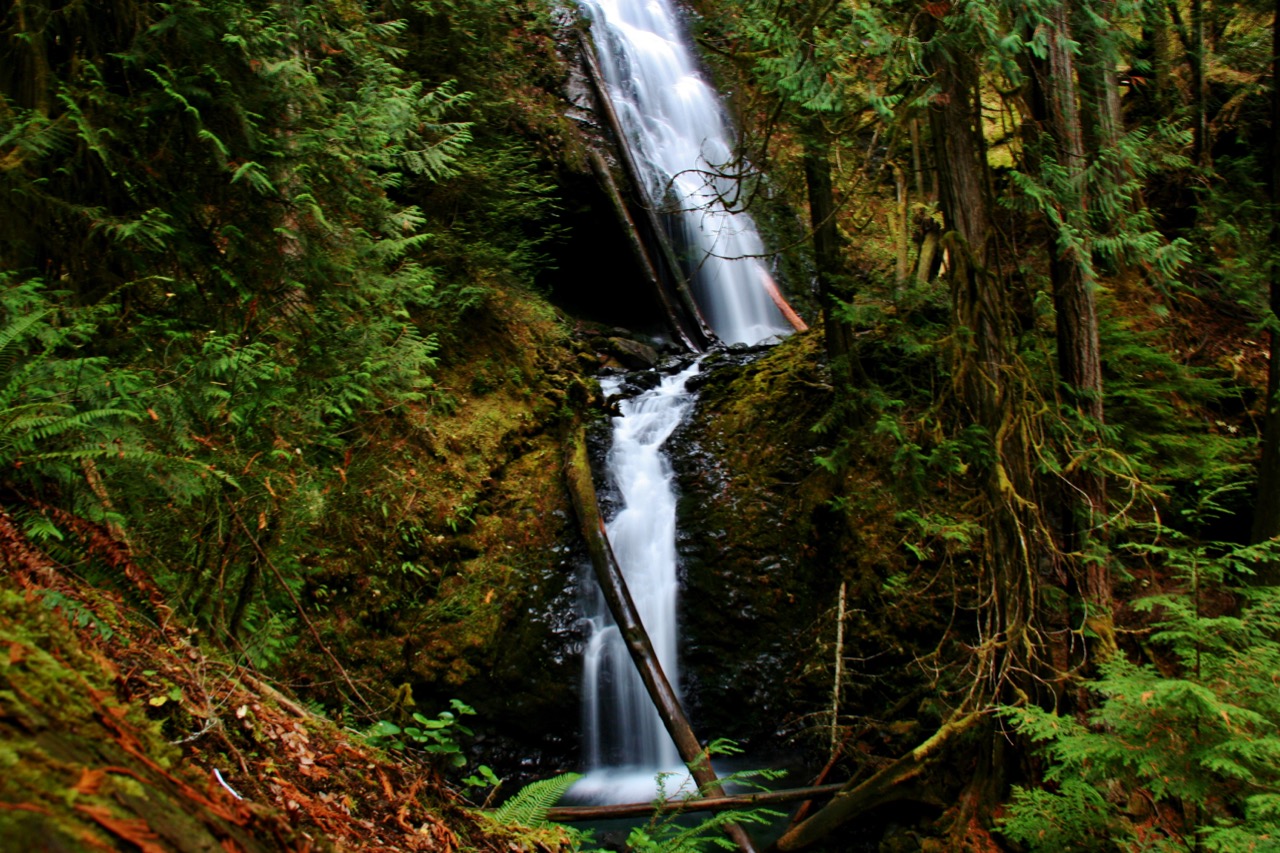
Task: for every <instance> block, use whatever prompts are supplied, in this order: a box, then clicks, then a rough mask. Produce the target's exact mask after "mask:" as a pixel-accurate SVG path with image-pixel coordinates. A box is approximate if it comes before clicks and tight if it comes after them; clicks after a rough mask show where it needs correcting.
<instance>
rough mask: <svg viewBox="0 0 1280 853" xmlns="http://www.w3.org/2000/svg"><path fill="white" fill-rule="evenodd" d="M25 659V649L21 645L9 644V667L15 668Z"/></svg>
mask: <svg viewBox="0 0 1280 853" xmlns="http://www.w3.org/2000/svg"><path fill="white" fill-rule="evenodd" d="M26 659H27V649H26V647H25V646H23V645H22V643H13V642H11V643H9V666H16V665H18V664H20V663H22V662H23V661H24V660H26Z"/></svg>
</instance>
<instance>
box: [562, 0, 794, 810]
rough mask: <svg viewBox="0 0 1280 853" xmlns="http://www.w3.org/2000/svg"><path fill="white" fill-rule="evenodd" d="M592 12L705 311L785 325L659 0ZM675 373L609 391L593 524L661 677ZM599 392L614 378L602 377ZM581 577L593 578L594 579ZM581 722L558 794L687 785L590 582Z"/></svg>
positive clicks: (737, 330)
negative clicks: (609, 417)
mask: <svg viewBox="0 0 1280 853" xmlns="http://www.w3.org/2000/svg"><path fill="white" fill-rule="evenodd" d="M579 2H580V4H581V5H582V7H583V9H584V10H585V11H586V13H587V14H588V15H589V16H590V18H591V20H592V24H593V27H592V29H593V33H594V36H595V39H594V40H595V44H596V50H597V54H598V59H599V63H600V66H601V71H602V73H603V75H604V77H605V82H606V85H607V86H608V88H609V95H610V99H611V100H612V101H613V105H614V108H615V111H616V112H617V114H618V117H619V122H620V123H621V124H622V126H623V133H624V134H625V135H626V137H627V138H626V139H625V140H623V144H625V145H627V146H628V147H629V150H630V152H631V156H632V159H633V160H634V161H635V163H636V166H637V169H638V170H639V171H640V172H641V173H642V176H641V177H642V180H643V181H644V183H645V186H644V188H643V189H644V191H645V192H646V193H647V194H648V201H649V203H651V204H655V205H657V206H658V207H660V208H661V209H662V210H664V211H669V212H670V213H672V215H673V216H674V217H675V220H676V221H677V222H678V223H679V230H680V232H682V233H680V234H676V235H674V237H675V240H674V242H675V243H676V244H677V246H678V248H680V249H681V250H683V251H684V252H685V254H686V256H687V263H688V273H689V277H690V280H691V283H692V286H693V291H694V298H695V299H696V300H697V302H698V306H699V308H700V309H701V310H702V312H703V314H704V316H705V317H706V319H707V322H708V323H709V324H710V326H711V328H712V330H713V331H714V332H715V333H716V335H717V336H718V337H720V339H721V340H724V341H726V342H728V343H748V344H755V343H759V342H760V341H763V340H765V339H767V338H770V337H775V336H781V335H785V334H787V333H789V332H790V331H791V328H790V326H789V325H788V324H787V323H786V320H785V319H784V317H783V315H782V312H781V311H779V310H778V307H777V306H776V305H775V304H774V302H773V300H772V298H771V297H770V296H769V293H768V291H767V290H766V283H768V284H771V280H770V279H769V277H768V273H767V271H766V269H765V267H764V265H763V263H762V262H761V261H760V257H761V256H762V255H763V253H764V248H763V245H762V243H761V240H760V237H759V235H758V234H757V232H756V229H755V224H754V223H753V222H752V220H751V217H750V216H748V215H747V214H746V213H744V212H741V211H733V210H731V209H730V206H727V205H726V202H725V200H726V199H729V198H732V197H733V194H734V193H735V192H736V191H737V186H736V185H735V182H734V181H733V180H732V179H731V178H729V177H727V176H725V175H722V174H720V172H721V170H722V169H723V167H724V165H725V164H726V163H728V162H729V161H730V159H731V158H732V156H733V154H732V144H731V138H732V137H731V134H730V128H729V123H728V121H727V120H726V118H725V116H724V113H723V110H722V109H721V107H720V104H719V101H718V99H717V96H716V93H715V91H714V90H712V89H711V87H710V86H708V85H707V84H706V83H705V82H704V81H703V80H702V77H701V75H700V74H699V73H698V71H697V66H696V63H695V62H694V59H693V54H692V51H691V49H690V47H689V44H688V40H687V38H686V37H685V35H684V33H682V32H681V30H680V27H679V25H678V17H677V15H676V14H675V11H674V9H673V7H672V5H671V3H670V2H668V0H579ZM697 371H698V366H697V365H696V364H695V365H693V366H692V367H690V368H688V369H686V370H685V371H683V372H682V373H680V374H678V375H675V376H668V377H666V378H664V379H663V381H662V383H661V384H660V385H659V386H658V387H656V388H654V389H651V390H649V391H646V392H644V393H643V394H640V395H639V396H637V397H635V398H633V399H631V400H628V401H624V402H623V403H622V415H623V416H622V417H620V418H615V419H614V432H613V446H612V449H611V450H610V452H609V459H608V472H609V477H610V480H611V482H612V484H613V485H614V487H615V488H616V489H617V491H618V493H619V495H620V497H621V502H622V509H621V511H620V512H619V513H618V514H617V516H616V517H615V518H614V519H613V520H612V521H611V522H610V523H609V524H607V525H606V529H607V533H608V536H609V540H610V542H611V543H612V546H613V550H614V554H615V556H616V557H617V559H618V563H619V565H620V566H621V568H622V571H623V574H624V575H625V577H626V580H627V585H628V586H629V588H630V590H631V595H632V598H633V599H634V600H635V603H636V606H637V609H638V610H639V613H640V619H641V622H642V623H643V624H644V626H645V628H646V630H647V631H648V633H649V637H650V640H651V641H652V643H653V646H654V649H655V651H656V652H657V654H658V658H659V660H660V662H661V664H662V667H663V669H664V670H665V672H666V674H667V678H668V680H670V681H671V683H672V684H673V685H674V686H677V689H678V685H679V671H678V669H677V663H678V661H677V625H676V598H677V592H678V580H677V574H676V547H675V534H676V496H675V486H674V483H673V473H672V470H671V465H670V463H669V462H668V461H667V459H666V457H665V456H664V455H663V452H662V445H663V443H664V442H665V441H666V440H667V438H668V437H669V436H670V435H671V433H672V432H673V431H674V430H675V428H676V427H677V426H678V425H679V424H680V421H681V420H682V419H683V418H684V417H685V415H686V414H687V413H688V411H689V410H690V409H691V408H692V406H693V395H692V393H690V392H688V391H686V390H685V383H686V381H687V380H688V379H689V378H690V377H691V376H693V375H694V374H695V373H697ZM601 384H602V386H603V387H604V390H605V393H606V394H609V393H613V392H614V391H616V390H617V389H618V387H619V382H618V381H617V380H610V379H606V380H603V381H602V383H601ZM593 588H594V587H593ZM586 616H587V622H588V625H589V636H588V639H587V648H586V654H585V665H584V672H585V674H584V684H583V716H584V720H583V728H584V741H585V743H584V751H585V759H586V764H587V770H588V773H587V776H586V777H585V778H584V779H583V780H582V781H580V782H579V783H578V784H577V785H575V786H574V790H573V792H572V793H571V797H572V798H574V799H578V800H587V801H594V802H631V801H644V800H648V799H651V798H652V797H653V796H654V793H655V786H654V785H655V783H654V778H655V775H656V774H658V773H677V774H678V776H677V778H676V779H675V780H672V781H670V782H668V783H667V786H666V790H667V792H668V793H675V792H676V790H677V789H679V788H681V787H682V786H683V785H685V784H687V777H685V776H684V775H683V767H682V765H681V762H680V758H679V755H678V753H677V751H676V748H675V745H674V744H673V743H672V742H671V739H670V737H669V736H668V735H667V733H666V730H665V729H664V728H663V726H662V722H661V720H660V718H659V717H658V713H657V711H656V710H655V709H654V706H653V703H652V701H651V700H650V698H649V695H648V693H647V692H646V691H645V688H644V685H643V683H642V682H641V680H640V676H639V674H638V673H637V671H636V668H635V665H634V664H633V663H632V661H631V659H630V656H629V654H628V652H627V648H626V644H625V643H624V641H623V639H622V637H621V634H620V632H619V631H618V629H617V627H616V625H614V623H613V619H612V618H611V616H610V615H609V611H608V608H607V606H606V604H605V602H604V597H603V595H601V594H600V593H599V592H598V591H597V592H595V594H594V597H593V600H592V601H589V602H588V603H587V614H586Z"/></svg>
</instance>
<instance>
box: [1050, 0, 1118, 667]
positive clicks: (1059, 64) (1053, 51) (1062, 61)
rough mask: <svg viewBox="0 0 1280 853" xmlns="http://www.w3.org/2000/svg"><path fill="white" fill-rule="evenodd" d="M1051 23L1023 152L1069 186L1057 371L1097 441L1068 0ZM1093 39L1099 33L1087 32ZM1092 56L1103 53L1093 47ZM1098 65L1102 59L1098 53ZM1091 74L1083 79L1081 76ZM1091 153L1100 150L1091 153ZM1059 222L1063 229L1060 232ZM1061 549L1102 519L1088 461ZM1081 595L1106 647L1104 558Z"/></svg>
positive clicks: (1057, 268)
mask: <svg viewBox="0 0 1280 853" xmlns="http://www.w3.org/2000/svg"><path fill="white" fill-rule="evenodd" d="M1046 17H1047V18H1048V20H1049V26H1048V27H1047V28H1046V29H1047V32H1048V47H1047V51H1046V56H1045V58H1044V59H1043V60H1033V61H1032V63H1031V68H1032V73H1031V74H1030V75H1029V78H1030V81H1031V112H1032V116H1033V117H1034V119H1035V120H1036V125H1037V126H1036V127H1034V128H1032V135H1033V137H1034V138H1033V139H1032V140H1030V141H1029V142H1030V144H1029V145H1028V150H1030V151H1035V152H1038V157H1039V158H1041V159H1047V158H1050V157H1052V158H1053V159H1054V160H1056V163H1057V165H1058V167H1059V168H1060V170H1061V172H1062V173H1063V174H1065V175H1066V185H1064V186H1061V187H1059V186H1055V187H1053V190H1054V192H1055V193H1056V194H1057V196H1058V207H1059V209H1060V211H1061V212H1060V214H1059V216H1060V218H1058V219H1055V218H1052V217H1050V218H1049V222H1048V225H1049V237H1048V240H1049V246H1048V250H1049V277H1050V280H1051V281H1052V284H1053V302H1054V309H1055V314H1056V331H1057V344H1058V373H1059V376H1060V378H1061V380H1062V383H1063V385H1064V386H1065V388H1066V393H1067V396H1068V398H1069V402H1070V403H1071V404H1072V405H1073V406H1074V407H1075V409H1076V412H1077V413H1078V414H1079V416H1080V420H1081V424H1082V439H1083V440H1084V441H1085V442H1086V443H1087V444H1096V443H1097V441H1098V439H1099V431H1100V430H1101V428H1102V425H1103V414H1104V412H1103V400H1102V357H1101V344H1100V342H1099V335H1098V307H1097V297H1096V293H1095V292H1096V282H1095V277H1094V271H1093V264H1092V260H1091V258H1090V257H1088V255H1087V254H1086V253H1087V252H1088V247H1087V246H1085V245H1081V244H1080V243H1079V241H1078V240H1077V239H1074V238H1073V237H1072V236H1071V234H1070V232H1069V231H1068V227H1069V223H1064V222H1063V220H1070V219H1072V218H1074V219H1076V220H1077V223H1078V224H1077V227H1079V225H1080V224H1083V223H1082V220H1083V218H1084V217H1085V216H1086V211H1087V208H1088V199H1087V196H1086V192H1085V187H1084V170H1085V165H1086V154H1085V151H1086V149H1085V141H1084V140H1085V134H1084V131H1083V129H1082V123H1081V113H1082V110H1081V109H1080V98H1079V93H1078V92H1077V90H1076V83H1075V80H1076V72H1075V68H1074V66H1073V57H1072V52H1071V45H1072V33H1071V28H1070V23H1069V21H1068V17H1067V7H1066V4H1065V3H1057V4H1055V5H1054V6H1052V7H1050V8H1049V9H1048V10H1047V12H1046ZM1092 35H1093V36H1094V37H1095V38H1096V36H1097V34H1096V33H1095V34H1092ZM1094 48H1095V50H1094V51H1093V53H1095V54H1096V53H1101V46H1099V45H1096V44H1095V45H1094ZM1094 59H1095V61H1101V60H1100V59H1098V57H1097V56H1095V57H1094ZM1086 76H1088V75H1086ZM1105 89H1106V87H1105V86H1103V85H1099V86H1098V91H1097V92H1095V94H1096V95H1097V97H1099V98H1105V97H1106V92H1105ZM1083 112H1087V113H1088V114H1090V115H1092V116H1093V120H1092V121H1091V122H1090V126H1091V128H1092V129H1093V131H1094V135H1095V141H1098V142H1100V141H1101V137H1099V136H1097V134H1102V133H1112V132H1116V131H1117V129H1116V128H1114V127H1113V126H1111V124H1110V123H1111V119H1110V118H1108V114H1109V107H1108V106H1107V105H1106V104H1104V103H1098V102H1092V101H1091V102H1089V103H1088V109H1087V110H1084V111H1083ZM1092 153H1094V154H1095V155H1096V154H1097V153H1099V152H1098V151H1096V150H1095V151H1093V152H1092ZM1064 225H1065V226H1066V227H1064ZM1066 492H1067V495H1066V498H1065V501H1066V503H1067V518H1066V519H1065V522H1066V523H1065V525H1064V527H1065V530H1064V539H1065V541H1064V550H1066V551H1068V552H1079V551H1081V550H1082V549H1083V548H1084V545H1085V543H1086V542H1087V540H1088V538H1089V535H1090V532H1091V531H1092V530H1093V529H1094V528H1095V527H1096V526H1097V524H1098V522H1097V519H1100V518H1102V517H1103V513H1104V512H1105V502H1106V481H1105V480H1104V479H1103V477H1102V475H1101V474H1100V473H1099V472H1097V471H1096V470H1094V469H1092V467H1091V466H1090V465H1088V464H1085V465H1080V466H1077V467H1075V468H1074V471H1073V472H1072V473H1071V474H1070V475H1069V476H1068V484H1067V489H1066ZM1081 581H1082V582H1081V587H1082V590H1081V592H1082V596H1083V598H1084V600H1085V602H1086V605H1087V607H1088V610H1089V619H1090V621H1091V624H1093V625H1094V627H1095V629H1096V632H1097V633H1098V634H1099V636H1100V637H1102V642H1103V645H1104V647H1106V648H1110V647H1111V646H1113V645H1114V641H1113V639H1112V638H1111V631H1110V624H1111V619H1110V614H1111V607H1112V596H1111V576H1110V571H1109V569H1108V567H1107V564H1106V562H1105V561H1103V560H1089V561H1086V563H1085V565H1084V568H1083V577H1082V578H1081Z"/></svg>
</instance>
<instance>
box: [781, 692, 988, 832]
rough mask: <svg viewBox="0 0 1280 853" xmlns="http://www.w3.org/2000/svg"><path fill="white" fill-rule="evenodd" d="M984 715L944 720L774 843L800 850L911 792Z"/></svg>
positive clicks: (903, 797) (847, 787)
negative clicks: (907, 748) (893, 758)
mask: <svg viewBox="0 0 1280 853" xmlns="http://www.w3.org/2000/svg"><path fill="white" fill-rule="evenodd" d="M985 719H987V716H986V715H985V714H981V713H970V714H966V715H964V716H961V717H957V718H954V719H952V720H949V721H947V722H946V723H944V724H943V725H942V727H941V728H939V729H938V731H937V732H935V733H934V734H933V736H932V737H930V738H929V739H928V740H926V741H925V742H924V743H922V744H920V745H919V746H917V747H916V748H915V749H913V750H911V751H910V752H908V753H907V754H906V755H904V756H902V757H901V758H899V759H898V760H897V761H895V762H893V763H892V764H890V765H889V766H887V767H885V768H883V769H881V770H880V771H879V772H877V773H876V774H875V775H874V776H872V777H871V778H869V779H867V780H866V781H865V782H862V783H861V784H855V783H854V782H852V781H851V782H849V783H848V784H847V785H845V787H844V789H843V790H841V791H840V792H839V793H837V794H836V795H835V796H834V797H832V799H831V802H829V803H827V804H826V805H825V806H823V807H822V808H821V809H819V810H818V811H817V812H815V813H814V814H813V816H812V817H810V818H809V819H808V820H806V821H804V822H803V823H801V824H799V825H798V826H794V827H792V828H791V829H789V830H788V831H787V832H786V833H785V834H783V836H782V837H781V838H779V839H778V840H777V841H776V842H775V843H774V848H773V849H776V850H781V851H791V850H803V849H804V848H806V847H809V846H811V845H813V844H816V843H817V842H819V841H821V840H823V839H824V838H826V837H827V836H828V835H830V834H831V833H832V832H833V831H835V830H836V829H837V828H838V827H840V826H842V825H843V824H845V823H847V822H849V821H850V820H853V819H854V818H855V817H858V816H859V815H861V814H863V813H864V812H867V811H869V810H871V809H873V808H875V807H876V806H880V805H884V804H885V803H890V802H893V801H894V800H901V799H905V798H907V797H908V796H910V792H911V790H912V789H911V787H910V783H912V782H913V781H915V780H916V779H918V778H919V777H920V775H921V774H922V773H923V772H924V771H925V770H926V769H927V768H929V767H930V766H932V765H933V764H935V763H937V761H938V759H939V758H940V757H941V756H942V755H943V754H945V752H946V751H947V750H949V749H950V748H951V747H952V746H953V745H954V743H955V741H956V739H957V738H959V737H960V736H961V735H962V734H964V733H965V732H967V731H969V730H970V729H972V728H973V727H974V726H976V725H977V724H978V723H980V722H982V721H983V720H985Z"/></svg>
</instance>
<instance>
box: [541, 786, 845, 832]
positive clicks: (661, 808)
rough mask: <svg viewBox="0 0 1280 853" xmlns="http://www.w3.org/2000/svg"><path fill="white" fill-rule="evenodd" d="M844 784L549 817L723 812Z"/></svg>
mask: <svg viewBox="0 0 1280 853" xmlns="http://www.w3.org/2000/svg"><path fill="white" fill-rule="evenodd" d="M843 787H844V785H843V784H836V785H815V786H813V787H811V788H789V789H786V790H782V791H757V792H754V793H751V794H730V795H727V796H724V797H688V798H685V799H676V800H667V801H666V802H663V803H624V804H622V805H617V806H556V807H554V808H552V809H550V810H548V811H547V820H552V821H556V822H557V823H573V822H575V821H580V820H614V819H616V818H626V817H646V816H648V815H651V814H653V813H654V812H655V811H656V812H661V813H666V812H681V813H684V812H723V811H728V810H729V809H753V808H756V807H758V806H776V805H781V804H782V803H794V802H798V801H800V800H809V799H817V798H818V797H827V796H831V795H832V794H835V793H836V792H837V791H839V790H840V789H841V788H843Z"/></svg>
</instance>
